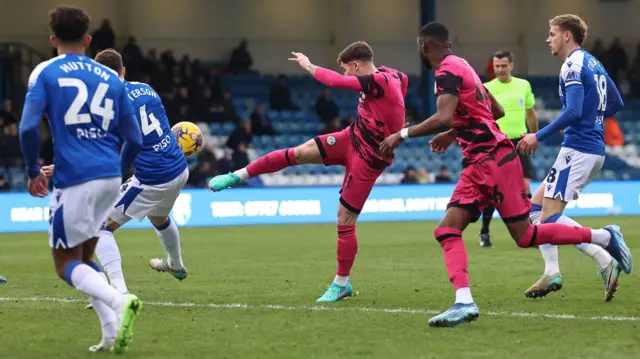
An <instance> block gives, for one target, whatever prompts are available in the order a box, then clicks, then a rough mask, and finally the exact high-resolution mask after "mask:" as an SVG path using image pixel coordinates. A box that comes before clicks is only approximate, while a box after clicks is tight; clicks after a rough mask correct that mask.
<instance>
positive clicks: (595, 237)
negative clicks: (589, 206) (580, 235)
mask: <svg viewBox="0 0 640 359" xmlns="http://www.w3.org/2000/svg"><path fill="white" fill-rule="evenodd" d="M609 242H611V233H609V231H607V230H606V229H592V230H591V243H593V244H597V245H599V246H600V247H603V248H606V247H607V246H609Z"/></svg>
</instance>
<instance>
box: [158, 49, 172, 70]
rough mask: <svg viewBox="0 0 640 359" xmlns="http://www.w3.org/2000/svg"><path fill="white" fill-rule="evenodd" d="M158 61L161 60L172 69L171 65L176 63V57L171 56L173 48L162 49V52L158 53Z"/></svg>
mask: <svg viewBox="0 0 640 359" xmlns="http://www.w3.org/2000/svg"><path fill="white" fill-rule="evenodd" d="M160 61H162V62H163V63H164V65H165V66H166V67H167V68H168V69H172V68H173V65H175V64H176V58H175V57H174V56H173V50H171V49H166V50H164V52H163V53H161V54H160Z"/></svg>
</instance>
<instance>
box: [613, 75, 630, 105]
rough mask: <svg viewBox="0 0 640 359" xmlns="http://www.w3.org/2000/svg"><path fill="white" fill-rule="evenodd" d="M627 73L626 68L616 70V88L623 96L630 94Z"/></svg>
mask: <svg viewBox="0 0 640 359" xmlns="http://www.w3.org/2000/svg"><path fill="white" fill-rule="evenodd" d="M629 77H630V76H629V74H628V73H627V70H625V69H622V70H620V71H619V72H618V81H616V83H617V84H618V90H619V91H620V95H621V96H622V97H623V98H627V97H629V96H631V81H629Z"/></svg>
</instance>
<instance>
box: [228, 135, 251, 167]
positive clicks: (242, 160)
mask: <svg viewBox="0 0 640 359" xmlns="http://www.w3.org/2000/svg"><path fill="white" fill-rule="evenodd" d="M231 158H232V159H233V166H234V169H233V170H234V171H237V170H239V169H241V168H245V167H247V166H248V165H249V155H248V154H247V145H246V144H245V143H244V142H240V143H239V144H238V148H237V149H236V150H235V151H233V155H232V157H231Z"/></svg>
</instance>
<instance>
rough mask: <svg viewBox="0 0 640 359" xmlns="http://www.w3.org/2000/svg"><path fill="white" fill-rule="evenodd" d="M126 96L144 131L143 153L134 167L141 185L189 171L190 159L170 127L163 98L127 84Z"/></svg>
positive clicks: (138, 85) (148, 88)
mask: <svg viewBox="0 0 640 359" xmlns="http://www.w3.org/2000/svg"><path fill="white" fill-rule="evenodd" d="M126 87H127V96H128V97H129V99H130V100H131V101H132V102H133V108H134V111H135V114H136V117H137V118H138V121H139V123H140V126H141V127H142V151H140V154H138V157H136V160H135V162H134V163H133V165H134V167H135V176H136V178H137V179H138V180H139V181H140V183H143V184H146V185H157V184H161V183H167V182H169V181H171V180H173V179H174V178H176V177H178V176H179V175H180V174H181V173H182V172H184V170H185V169H186V168H187V159H186V158H185V157H184V154H182V150H180V147H179V146H178V142H177V140H176V137H175V135H174V134H173V132H172V131H171V127H170V126H169V119H168V118H167V113H166V111H165V109H164V106H163V105H162V100H161V99H160V96H159V95H158V94H157V93H156V92H155V91H154V90H153V89H152V88H151V86H149V85H147V84H144V83H140V82H127V83H126Z"/></svg>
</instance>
